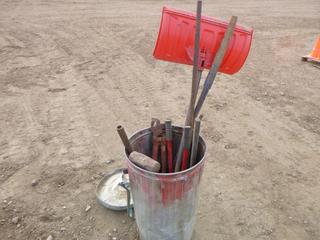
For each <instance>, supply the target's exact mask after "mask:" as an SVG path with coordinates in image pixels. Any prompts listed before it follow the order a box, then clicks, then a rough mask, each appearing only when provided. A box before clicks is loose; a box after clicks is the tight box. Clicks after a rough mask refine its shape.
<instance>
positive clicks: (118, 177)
mask: <svg viewBox="0 0 320 240" xmlns="http://www.w3.org/2000/svg"><path fill="white" fill-rule="evenodd" d="M123 170H124V169H116V170H115V171H114V172H113V173H111V174H108V175H106V176H104V177H103V178H102V180H101V181H100V183H99V184H98V186H97V189H96V196H97V199H98V202H99V203H100V204H102V205H103V206H104V207H106V208H109V209H112V210H118V211H119V210H126V209H127V191H126V189H124V188H123V187H121V186H119V183H120V182H122V181H123V177H124V178H126V181H127V182H129V176H128V174H123ZM131 200H132V199H131ZM131 202H132V201H131Z"/></svg>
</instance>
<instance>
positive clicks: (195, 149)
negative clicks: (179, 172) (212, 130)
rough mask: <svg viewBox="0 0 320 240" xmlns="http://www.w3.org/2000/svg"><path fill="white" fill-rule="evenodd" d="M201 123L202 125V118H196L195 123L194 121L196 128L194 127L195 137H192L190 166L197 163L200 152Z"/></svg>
mask: <svg viewBox="0 0 320 240" xmlns="http://www.w3.org/2000/svg"><path fill="white" fill-rule="evenodd" d="M200 125H201V121H200V119H199V118H196V120H195V123H194V129H193V137H192V148H191V156H190V167H192V166H193V165H195V163H196V158H197V153H198V143H199V133H200Z"/></svg>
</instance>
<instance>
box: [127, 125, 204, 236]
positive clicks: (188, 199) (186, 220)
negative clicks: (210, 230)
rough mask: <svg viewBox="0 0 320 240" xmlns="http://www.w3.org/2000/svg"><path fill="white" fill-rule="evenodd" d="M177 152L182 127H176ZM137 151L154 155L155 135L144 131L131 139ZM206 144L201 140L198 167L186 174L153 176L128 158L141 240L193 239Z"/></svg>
mask: <svg viewBox="0 0 320 240" xmlns="http://www.w3.org/2000/svg"><path fill="white" fill-rule="evenodd" d="M172 133H173V148H174V152H175V151H176V150H177V149H178V148H179V142H180V138H181V133H182V128H180V127H176V126H173V132H172ZM129 141H130V143H131V144H132V146H133V150H134V151H138V152H141V153H144V154H146V155H148V156H151V152H152V132H151V129H150V128H148V129H143V130H141V131H138V132H137V133H135V134H134V135H133V136H132V137H131V138H130V139H129ZM205 153H206V144H205V142H204V140H203V138H202V137H201V136H200V138H199V147H198V154H197V164H196V165H194V166H193V167H192V168H189V169H187V170H185V171H182V172H177V173H153V172H149V171H146V170H144V169H142V168H139V167H138V166H136V165H135V164H133V163H132V162H131V161H130V160H129V159H128V154H127V153H126V156H127V158H126V159H127V164H128V172H129V178H130V188H131V192H132V197H133V201H134V211H135V219H136V223H137V226H138V229H139V235H140V239H141V240H190V239H191V238H192V233H193V227H194V223H195V213H196V206H197V201H198V191H199V184H200V180H201V175H202V172H203V166H204V162H205Z"/></svg>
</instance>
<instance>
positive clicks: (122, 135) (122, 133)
mask: <svg viewBox="0 0 320 240" xmlns="http://www.w3.org/2000/svg"><path fill="white" fill-rule="evenodd" d="M117 132H118V134H119V136H120V138H121V141H122V143H123V145H124V147H125V149H126V150H127V152H128V153H129V154H130V153H131V152H132V150H133V149H132V146H131V144H130V142H129V139H128V136H127V134H126V131H125V130H124V128H123V127H122V126H121V125H118V126H117Z"/></svg>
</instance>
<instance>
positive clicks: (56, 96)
mask: <svg viewBox="0 0 320 240" xmlns="http://www.w3.org/2000/svg"><path fill="white" fill-rule="evenodd" d="M163 5H169V6H173V7H177V8H182V9H186V10H192V11H194V9H195V2H194V1H190V0H188V1H151V0H149V1H147V0H146V1H142V0H139V1H138V0H136V1H133V0H132V1H126V0H117V1H115V0H113V1H111V0H104V1H98V0H81V1H80V0H55V1H52V0H50V1H49V0H2V1H1V2H0V136H1V138H0V239H1V240H5V239H44V240H45V239H47V238H48V236H50V235H51V236H52V237H53V239H68V240H69V239H97V240H100V239H111V238H112V237H116V238H117V239H122V240H133V239H137V238H138V236H137V231H136V226H135V223H134V222H133V221H131V220H130V219H128V218H127V216H126V213H125V212H113V211H110V210H106V209H104V208H103V207H102V206H100V205H99V204H98V203H97V202H96V199H95V187H96V185H97V183H98V182H99V180H100V179H101V177H102V176H103V174H105V173H108V172H111V171H112V170H113V169H116V168H118V167H121V166H124V165H125V163H124V161H123V152H122V151H123V149H122V144H121V142H120V140H119V138H118V136H117V133H116V131H115V127H116V125H117V124H119V123H121V124H123V125H124V126H125V128H126V129H127V131H128V132H129V133H133V132H135V131H136V130H138V129H140V128H144V127H146V126H148V125H149V124H150V119H151V117H152V116H154V117H159V118H160V119H162V120H164V119H166V118H171V119H173V120H174V122H175V123H176V124H182V123H183V122H184V117H185V110H186V106H187V104H188V99H189V92H190V90H189V89H190V86H191V82H190V79H191V72H192V69H191V67H190V66H185V65H178V64H173V63H168V62H161V61H155V60H154V59H153V57H152V51H153V47H154V43H155V40H156V36H157V31H158V27H159V22H160V15H161V8H162V6H163ZM204 13H205V14H206V15H210V16H215V17H219V18H223V19H226V20H228V19H229V17H230V16H231V15H237V16H238V17H239V23H240V24H243V25H247V26H252V27H253V28H254V30H255V32H254V40H253V44H252V49H251V52H250V55H249V58H248V59H247V62H246V64H245V65H244V67H243V68H242V70H241V71H240V72H239V73H237V74H235V75H233V76H229V75H219V76H218V78H217V81H216V84H215V86H214V90H213V91H211V93H210V96H209V97H208V99H207V101H206V103H205V106H204V108H203V113H204V115H205V117H204V120H203V124H202V135H203V136H204V137H205V139H206V140H207V144H208V147H209V149H208V154H207V161H206V166H205V173H204V175H203V178H202V185H201V193H200V201H199V208H198V211H197V223H196V226H195V234H194V239H201V240H212V239H216V240H251V239H252V240H257V239H259V240H260V239H261V240H267V239H271V240H276V239H277V240H319V239H320V184H319V183H320V174H319V172H320V107H319V103H320V94H319V90H320V69H319V68H317V67H314V66H312V65H311V64H308V63H303V62H301V61H300V57H301V56H302V55H304V54H307V53H309V52H310V50H311V49H312V47H313V45H314V42H315V40H316V37H317V35H318V34H319V33H320V32H319V31H320V1H319V0H282V1H280V0H279V1H276V0H274V1H267V0H264V1H255V0H245V1H244V0H237V1H236V0H229V1H224V0H215V1H210V2H209V1H205V3H204ZM32 183H33V184H32ZM32 185H35V186H32ZM87 206H90V207H91V209H90V210H89V211H85V209H86V208H87ZM109 233H111V234H110V235H111V236H112V237H110V236H109Z"/></svg>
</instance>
